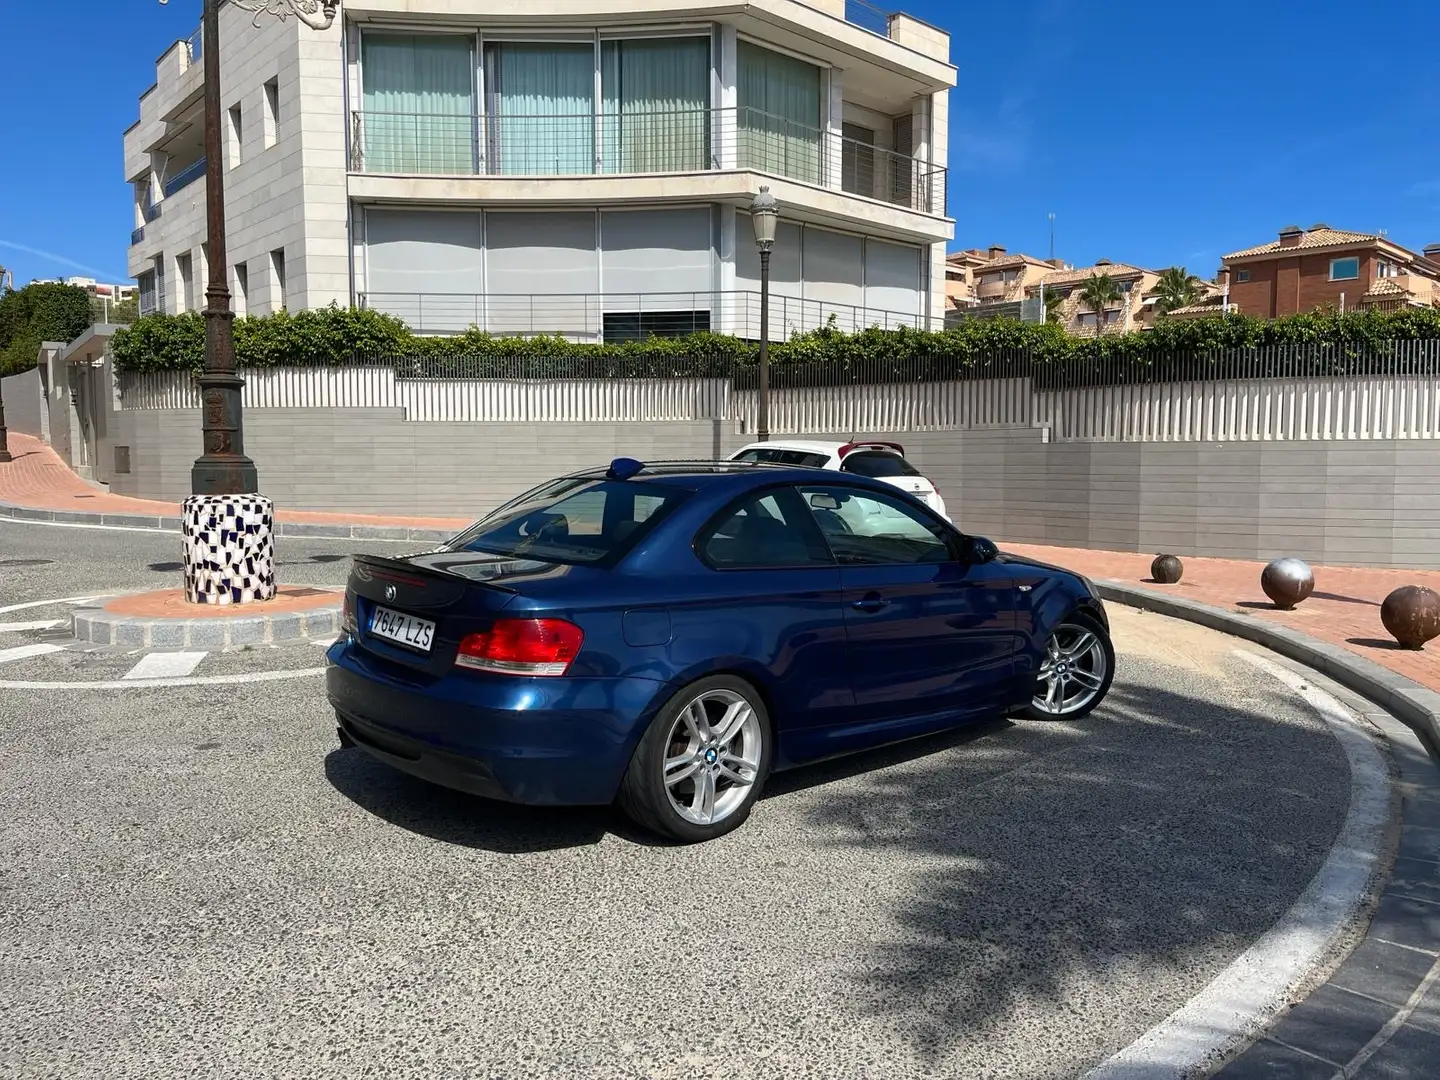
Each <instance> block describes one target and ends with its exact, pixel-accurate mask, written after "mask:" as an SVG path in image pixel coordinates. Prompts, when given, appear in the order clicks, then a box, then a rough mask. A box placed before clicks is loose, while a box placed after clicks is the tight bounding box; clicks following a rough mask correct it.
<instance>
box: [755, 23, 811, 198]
mask: <svg viewBox="0 0 1440 1080" xmlns="http://www.w3.org/2000/svg"><path fill="white" fill-rule="evenodd" d="M737 59H738V62H739V63H738V71H737V79H736V82H737V86H736V91H737V100H738V104H739V110H738V112H739V115H738V116H737V118H736V126H737V128H738V130H737V132H736V145H737V149H738V151H739V160H740V167H741V168H749V169H758V170H760V171H762V172H770V173H777V174H779V175H780V176H788V177H790V178H791V179H794V180H804V181H807V182H809V183H812V184H818V183H821V182H823V180H824V173H823V169H822V162H823V155H822V153H821V146H820V123H821V115H822V113H821V79H820V69H819V68H818V67H816V66H815V65H814V64H807V63H806V62H805V61H803V60H797V59H795V58H794V57H790V56H783V55H781V54H780V53H776V52H771V51H770V50H769V49H762V48H760V47H759V46H758V45H752V44H750V43H749V42H748V41H742V42H740V48H739V53H738V57H737Z"/></svg>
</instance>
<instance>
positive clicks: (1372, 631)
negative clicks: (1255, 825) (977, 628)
mask: <svg viewBox="0 0 1440 1080" xmlns="http://www.w3.org/2000/svg"><path fill="white" fill-rule="evenodd" d="M10 451H11V453H12V454H13V455H14V456H15V460H14V461H13V462H11V463H9V464H0V502H8V503H12V504H14V505H16V506H28V507H34V508H38V509H44V510H64V511H70V512H73V513H93V514H100V513H105V514H137V515H148V516H152V517H177V516H179V513H180V507H179V505H178V504H176V503H167V502H156V501H153V500H149V499H132V498H128V497H127V496H124V495H110V494H107V493H106V492H104V491H102V490H101V489H99V488H97V487H93V486H91V485H90V484H88V483H86V482H85V481H84V480H82V479H80V478H79V477H78V476H76V475H75V474H74V473H73V472H71V471H70V469H69V468H67V467H66V465H65V463H64V462H63V461H61V460H60V458H59V456H58V455H57V454H56V453H55V452H54V451H53V450H51V449H50V447H48V446H46V445H45V444H44V443H43V442H41V441H40V440H39V439H37V438H34V437H33V436H30V435H20V434H16V433H13V432H12V433H11V435H10ZM276 516H277V517H278V518H279V520H280V521H282V522H291V523H295V524H314V525H330V524H336V525H343V524H353V525H377V526H412V527H415V528H422V529H423V528H434V529H460V528H463V527H464V526H466V525H468V524H470V519H468V518H425V517H397V516H387V515H384V514H334V513H320V512H316V511H307V510H291V509H288V508H285V507H280V508H277V510H276ZM1002 543H1003V541H1002ZM1003 546H1004V547H1005V549H1006V550H1007V551H1014V552H1016V553H1019V554H1023V555H1030V556H1033V557H1035V558H1038V559H1043V560H1044V561H1046V562H1053V563H1056V564H1058V565H1061V566H1068V567H1072V568H1074V569H1075V570H1078V571H1080V572H1081V573H1082V574H1085V575H1087V576H1089V577H1092V578H1096V579H1100V578H1113V579H1115V580H1117V581H1126V582H1130V583H1132V584H1135V583H1139V584H1144V585H1146V586H1147V587H1148V588H1152V589H1155V590H1157V591H1162V592H1173V593H1174V594H1175V595H1177V596H1185V597H1188V598H1190V599H1191V600H1197V601H1200V602H1201V603H1207V604H1214V605H1215V606H1217V607H1221V608H1225V609H1227V610H1234V611H1242V612H1245V613H1246V614H1249V615H1254V616H1257V617H1259V618H1262V619H1268V620H1272V621H1274V622H1276V623H1279V624H1281V625H1283V626H1288V627H1290V628H1292V629H1294V630H1299V631H1301V632H1302V633H1307V634H1310V635H1312V636H1314V637H1317V638H1320V639H1321V640H1323V641H1328V642H1331V643H1332V644H1336V645H1341V646H1343V647H1345V648H1347V649H1350V650H1351V651H1352V652H1355V653H1358V654H1359V655H1361V656H1364V657H1366V658H1367V659H1370V660H1373V661H1375V662H1376V663H1378V664H1382V665H1384V666H1385V667H1387V668H1389V669H1390V670H1392V671H1396V672H1399V673H1400V674H1401V675H1404V676H1406V677H1407V678H1410V679H1414V680H1415V681H1416V682H1418V683H1420V684H1421V685H1423V686H1426V687H1428V688H1430V689H1431V690H1436V691H1440V641H1437V642H1434V643H1432V644H1431V645H1430V648H1429V649H1428V650H1427V651H1424V652H1411V651H1407V650H1404V649H1400V648H1398V647H1396V646H1395V644H1394V643H1393V642H1392V641H1391V640H1390V637H1389V635H1388V634H1386V633H1385V628H1384V627H1383V626H1381V625H1380V603H1381V601H1383V600H1384V599H1385V596H1386V594H1387V593H1389V592H1390V590H1391V589H1394V588H1396V587H1398V586H1400V585H1411V584H1414V585H1429V586H1430V587H1431V588H1432V589H1436V590H1437V591H1440V571H1425V570H1365V569H1358V568H1354V567H1328V566H1317V567H1315V593H1314V595H1312V596H1311V597H1310V598H1309V599H1308V600H1306V601H1305V602H1304V603H1303V604H1301V605H1300V607H1299V608H1297V609H1296V610H1295V611H1276V610H1275V609H1274V608H1273V607H1272V606H1271V605H1270V602H1269V601H1268V600H1267V599H1266V598H1265V594H1264V593H1262V592H1261V591H1260V571H1261V570H1262V569H1263V564H1261V563H1256V562H1240V561H1237V560H1232V559H1198V558H1186V559H1185V576H1184V579H1183V580H1182V581H1181V582H1180V584H1178V585H1156V584H1154V583H1150V582H1148V581H1147V579H1148V578H1149V577H1150V561H1151V559H1152V558H1153V556H1151V555H1134V554H1128V553H1123V552H1114V551H1087V550H1084V549H1081V548H1060V547H1034V546H1029V545H1025V544H1003Z"/></svg>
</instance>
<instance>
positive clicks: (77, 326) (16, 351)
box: [0, 281, 90, 375]
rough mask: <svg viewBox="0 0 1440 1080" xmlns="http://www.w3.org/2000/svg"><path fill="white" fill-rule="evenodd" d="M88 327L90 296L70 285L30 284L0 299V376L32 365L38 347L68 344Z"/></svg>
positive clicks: (27, 368)
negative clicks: (56, 343) (49, 344)
mask: <svg viewBox="0 0 1440 1080" xmlns="http://www.w3.org/2000/svg"><path fill="white" fill-rule="evenodd" d="M89 326H90V294H89V293H87V292H86V291H85V290H84V289H80V288H77V287H75V286H74V285H63V284H61V283H59V282H54V281H47V282H32V283H31V284H29V285H26V286H25V287H24V288H23V289H13V290H6V292H5V294H4V295H3V296H0V375H13V374H14V373H15V372H17V371H28V370H29V369H30V368H32V367H34V366H35V361H36V359H37V358H38V356H39V354H40V344H41V342H45V341H60V342H71V341H74V340H75V339H76V338H77V337H79V336H80V335H81V334H83V333H84V332H85V331H86V329H87V328H88V327H89Z"/></svg>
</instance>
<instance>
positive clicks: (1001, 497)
mask: <svg viewBox="0 0 1440 1080" xmlns="http://www.w3.org/2000/svg"><path fill="white" fill-rule="evenodd" d="M108 419H109V427H108V430H107V432H106V435H105V437H104V438H103V439H102V440H101V442H102V445H101V446H100V449H99V453H98V454H97V458H98V468H97V479H100V480H104V481H107V482H108V483H109V484H110V487H111V490H112V491H115V492H117V493H119V494H126V495H137V496H141V497H147V498H163V499H174V500H178V499H181V498H183V497H184V496H185V495H187V494H188V493H189V486H190V465H191V462H192V461H193V460H194V459H195V457H196V456H197V455H198V454H199V452H200V429H199V428H200V425H199V416H198V415H197V413H195V412H193V411H190V410H173V411H172V410H134V411H130V410H126V411H117V412H114V413H111V414H110V416H109V418H108ZM821 437H824V436H821ZM879 437H886V438H892V439H895V440H896V441H899V442H901V443H903V444H904V445H905V447H906V451H907V454H908V456H909V457H910V458H911V460H912V461H914V462H915V464H916V466H917V467H919V468H920V469H921V471H923V472H924V473H926V475H928V476H929V477H930V478H931V479H932V480H934V481H935V483H936V484H937V485H938V486H939V487H940V490H941V492H942V493H943V494H944V496H945V500H946V502H947V503H948V505H949V506H950V509H951V513H952V515H953V516H954V518H955V520H956V521H957V523H959V524H960V525H961V527H962V528H965V529H967V530H968V531H970V532H975V533H980V534H984V535H989V536H993V537H995V538H997V539H1001V540H1007V541H1012V542H1016V543H1034V544H1055V545H1062V546H1074V547H1094V548H1107V549H1112V550H1119V551H1141V552H1159V551H1170V552H1174V553H1175V554H1178V555H1201V554H1203V555H1214V556H1223V557H1232V558H1244V559H1269V558H1273V557H1276V556H1279V555H1298V556H1299V557H1301V558H1304V559H1308V560H1311V561H1315V562H1325V563H1330V564H1334V565H1347V564H1348V565H1365V566H1403V567H1412V568H1424V569H1435V568H1440V441H1429V440H1400V441H1383V440H1355V441H1329V442H1325V441H1313V442H1265V443H1260V442H1249V443H1047V442H1044V441H1043V433H1042V432H1041V431H1040V430H1037V429H1034V428H1029V427H1016V428H994V429H985V430H975V431H932V432H918V433H917V432H909V433H904V434H891V435H888V436H885V435H880V436H879ZM245 438H246V449H247V451H248V452H249V454H250V455H251V457H253V458H254V459H255V461H256V464H257V465H258V467H259V470H260V477H261V486H262V489H263V490H264V491H265V493H266V494H267V495H269V496H270V497H271V498H273V499H274V500H275V501H276V503H277V504H278V505H280V506H282V507H294V508H297V509H307V510H335V511H347V510H350V511H356V512H368V513H394V514H416V515H444V516H464V515H467V514H478V513H480V512H481V511H483V510H485V509H487V508H489V507H491V506H494V505H496V504H497V503H499V502H501V501H503V500H504V499H506V498H509V497H510V496H511V495H514V494H516V493H518V492H519V491H521V490H524V489H525V488H527V487H530V486H532V485H534V484H536V483H539V482H541V481H542V480H545V479H548V478H549V477H552V476H555V475H558V474H560V473H564V472H567V471H571V470H575V469H580V468H585V467H589V466H593V465H596V464H601V463H604V462H607V461H609V460H610V459H611V458H614V457H617V456H621V455H628V456H632V457H638V458H641V459H648V460H660V459H703V458H712V457H715V456H721V455H723V454H726V453H729V452H730V451H732V450H734V449H736V448H738V447H739V446H740V445H742V444H743V443H744V442H746V441H748V440H746V439H745V438H744V437H742V436H737V435H735V434H734V433H733V431H732V430H730V425H729V424H727V423H724V422H722V421H677V422H670V423H643V424H642V423H543V424H517V423H487V424H462V423H427V422H407V421H405V420H404V419H403V418H402V416H401V412H400V410H398V409H334V410H322V409H252V410H248V411H247V412H246V415H245ZM829 438H831V439H833V438H834V436H829ZM115 445H122V446H129V447H130V465H131V472H130V473H129V474H116V473H115V472H114V470H113V466H114V462H115V454H114V446H115Z"/></svg>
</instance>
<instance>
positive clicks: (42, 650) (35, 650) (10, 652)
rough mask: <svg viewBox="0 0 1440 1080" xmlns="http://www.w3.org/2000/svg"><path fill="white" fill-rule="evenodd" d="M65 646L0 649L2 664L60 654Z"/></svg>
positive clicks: (17, 646)
mask: <svg viewBox="0 0 1440 1080" xmlns="http://www.w3.org/2000/svg"><path fill="white" fill-rule="evenodd" d="M64 648H65V646H63V645H44V644H38V645H16V646H15V647H14V648H13V649H0V664H4V663H7V662H8V661H11V660H24V659H26V658H27V657H31V656H44V655H45V654H46V653H52V652H60V651H61V650H62V649H64Z"/></svg>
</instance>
